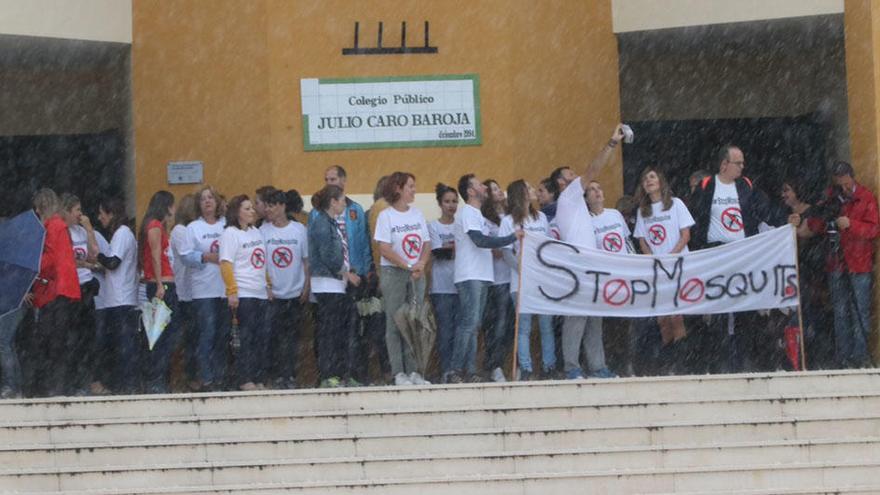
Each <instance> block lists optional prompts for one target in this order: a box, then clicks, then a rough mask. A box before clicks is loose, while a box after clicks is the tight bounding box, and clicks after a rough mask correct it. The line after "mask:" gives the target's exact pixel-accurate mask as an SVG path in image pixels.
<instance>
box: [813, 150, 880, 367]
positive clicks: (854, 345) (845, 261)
mask: <svg viewBox="0 0 880 495" xmlns="http://www.w3.org/2000/svg"><path fill="white" fill-rule="evenodd" d="M831 176H832V179H833V181H834V187H832V188H829V189H828V191H826V195H825V201H824V202H825V204H826V205H828V206H832V205H839V209H840V212H839V213H837V218H835V219H833V220H831V221H829V222H828V225H826V224H825V222H823V221H822V220H821V219H816V218H813V219H810V220H809V221H808V225H809V227H810V230H812V231H814V232H816V233H825V234H826V236H827V237H828V238H829V241H831V242H829V245H830V246H831V247H830V249H829V252H828V261H827V264H826V268H825V270H826V271H827V272H828V281H829V285H830V289H831V300H832V304H833V306H834V340H835V344H836V346H835V347H836V356H837V361H838V364H839V365H840V366H841V367H843V368H860V367H865V366H870V364H871V361H870V357H869V354H868V344H867V342H868V335H869V333H870V331H871V282H872V272H873V270H874V239H876V238H877V236H878V235H880V215H878V213H877V198H875V197H874V194H873V193H872V192H871V191H869V190H868V189H867V188H865V187H864V186H862V185H861V184H859V183H858V182H856V180H855V178H853V168H852V166H851V165H850V164H849V163H846V162H837V163H835V164H834V165H833V166H832V167H831ZM832 226H836V228H837V233H834V231H833V229H832V228H831V227H832ZM834 236H837V237H838V239H837V241H836V242H833V241H834Z"/></svg>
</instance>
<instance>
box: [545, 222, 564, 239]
mask: <svg viewBox="0 0 880 495" xmlns="http://www.w3.org/2000/svg"><path fill="white" fill-rule="evenodd" d="M547 236H548V237H550V238H552V239H556V240H557V241H559V240H562V234H561V233H560V232H559V224H558V223H556V217H553V220H550V230H549V232H548V234H547Z"/></svg>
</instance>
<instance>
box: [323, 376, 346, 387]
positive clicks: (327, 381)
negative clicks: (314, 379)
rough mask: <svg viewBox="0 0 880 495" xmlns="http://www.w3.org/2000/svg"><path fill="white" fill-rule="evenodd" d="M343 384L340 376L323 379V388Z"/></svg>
mask: <svg viewBox="0 0 880 495" xmlns="http://www.w3.org/2000/svg"><path fill="white" fill-rule="evenodd" d="M340 386H342V380H340V379H339V377H338V376H331V377H330V378H325V379H324V380H322V381H321V385H320V387H321V388H339V387H340Z"/></svg>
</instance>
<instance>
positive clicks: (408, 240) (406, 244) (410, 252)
mask: <svg viewBox="0 0 880 495" xmlns="http://www.w3.org/2000/svg"><path fill="white" fill-rule="evenodd" d="M401 247H403V254H404V255H405V256H406V257H407V258H409V259H411V260H414V259H416V258H418V257H419V255H420V254H421V253H422V238H421V237H419V235H418V234H407V235H406V236H404V238H403V241H401Z"/></svg>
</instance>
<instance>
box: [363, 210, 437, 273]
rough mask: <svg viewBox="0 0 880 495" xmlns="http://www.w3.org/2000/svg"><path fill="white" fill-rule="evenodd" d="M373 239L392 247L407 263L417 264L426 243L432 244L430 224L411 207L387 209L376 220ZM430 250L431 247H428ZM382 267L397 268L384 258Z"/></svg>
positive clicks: (418, 211) (420, 213) (381, 262)
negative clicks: (402, 209)
mask: <svg viewBox="0 0 880 495" xmlns="http://www.w3.org/2000/svg"><path fill="white" fill-rule="evenodd" d="M373 238H374V239H375V240H377V241H379V242H384V243H386V244H390V245H391V249H393V250H394V252H395V253H397V255H398V256H400V258H401V259H403V261H406V262H407V263H412V264H416V263H417V262H418V261H419V257H420V256H421V255H422V250H423V248H424V247H425V243H430V242H431V239H430V234H429V233H428V222H426V221H425V216H424V215H422V212H421V211H420V210H419V209H418V208H413V207H410V208H409V209H408V210H406V211H398V210H396V209H394V207H389V208H385V209H384V210H382V211H381V212H380V213H379V217H378V218H377V219H376V234H375V235H374V236H373ZM428 249H430V246H428ZM379 264H380V265H382V266H395V265H394V263H392V262H391V261H389V260H387V259H385V257H384V256H383V257H382V259H381V261H380V262H379Z"/></svg>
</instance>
